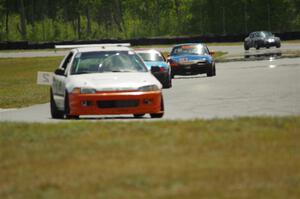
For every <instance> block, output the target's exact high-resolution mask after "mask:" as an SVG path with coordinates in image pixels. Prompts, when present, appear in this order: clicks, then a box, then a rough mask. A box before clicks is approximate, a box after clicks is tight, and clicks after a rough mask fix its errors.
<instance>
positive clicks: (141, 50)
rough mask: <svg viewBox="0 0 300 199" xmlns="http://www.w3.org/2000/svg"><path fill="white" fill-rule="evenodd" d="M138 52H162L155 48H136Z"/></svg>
mask: <svg viewBox="0 0 300 199" xmlns="http://www.w3.org/2000/svg"><path fill="white" fill-rule="evenodd" d="M135 52H136V53H153V52H154V53H160V52H159V51H158V50H155V49H140V50H135Z"/></svg>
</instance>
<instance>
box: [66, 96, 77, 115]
mask: <svg viewBox="0 0 300 199" xmlns="http://www.w3.org/2000/svg"><path fill="white" fill-rule="evenodd" d="M65 115H66V119H79V115H70V103H69V95H68V93H67V92H66V95H65Z"/></svg>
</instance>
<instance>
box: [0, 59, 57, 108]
mask: <svg viewBox="0 0 300 199" xmlns="http://www.w3.org/2000/svg"><path fill="white" fill-rule="evenodd" d="M61 59H62V58H61V57H47V58H7V59H6V58H5V59H0V71H1V73H0V108H11V107H23V106H28V105H32V104H37V103H44V102H47V101H49V87H48V86H40V85H37V83H36V80H37V71H54V69H55V68H57V67H58V65H59V63H60V61H61Z"/></svg>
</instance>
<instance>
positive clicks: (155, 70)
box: [151, 66, 160, 73]
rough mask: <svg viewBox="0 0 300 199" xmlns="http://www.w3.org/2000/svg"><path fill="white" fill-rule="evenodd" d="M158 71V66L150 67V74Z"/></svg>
mask: <svg viewBox="0 0 300 199" xmlns="http://www.w3.org/2000/svg"><path fill="white" fill-rule="evenodd" d="M159 71H160V67H158V66H152V67H151V73H157V72H159Z"/></svg>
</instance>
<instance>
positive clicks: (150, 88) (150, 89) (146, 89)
mask: <svg viewBox="0 0 300 199" xmlns="http://www.w3.org/2000/svg"><path fill="white" fill-rule="evenodd" d="M138 90H139V91H157V90H159V88H158V86H156V85H154V84H153V85H148V86H142V87H139V89H138Z"/></svg>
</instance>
